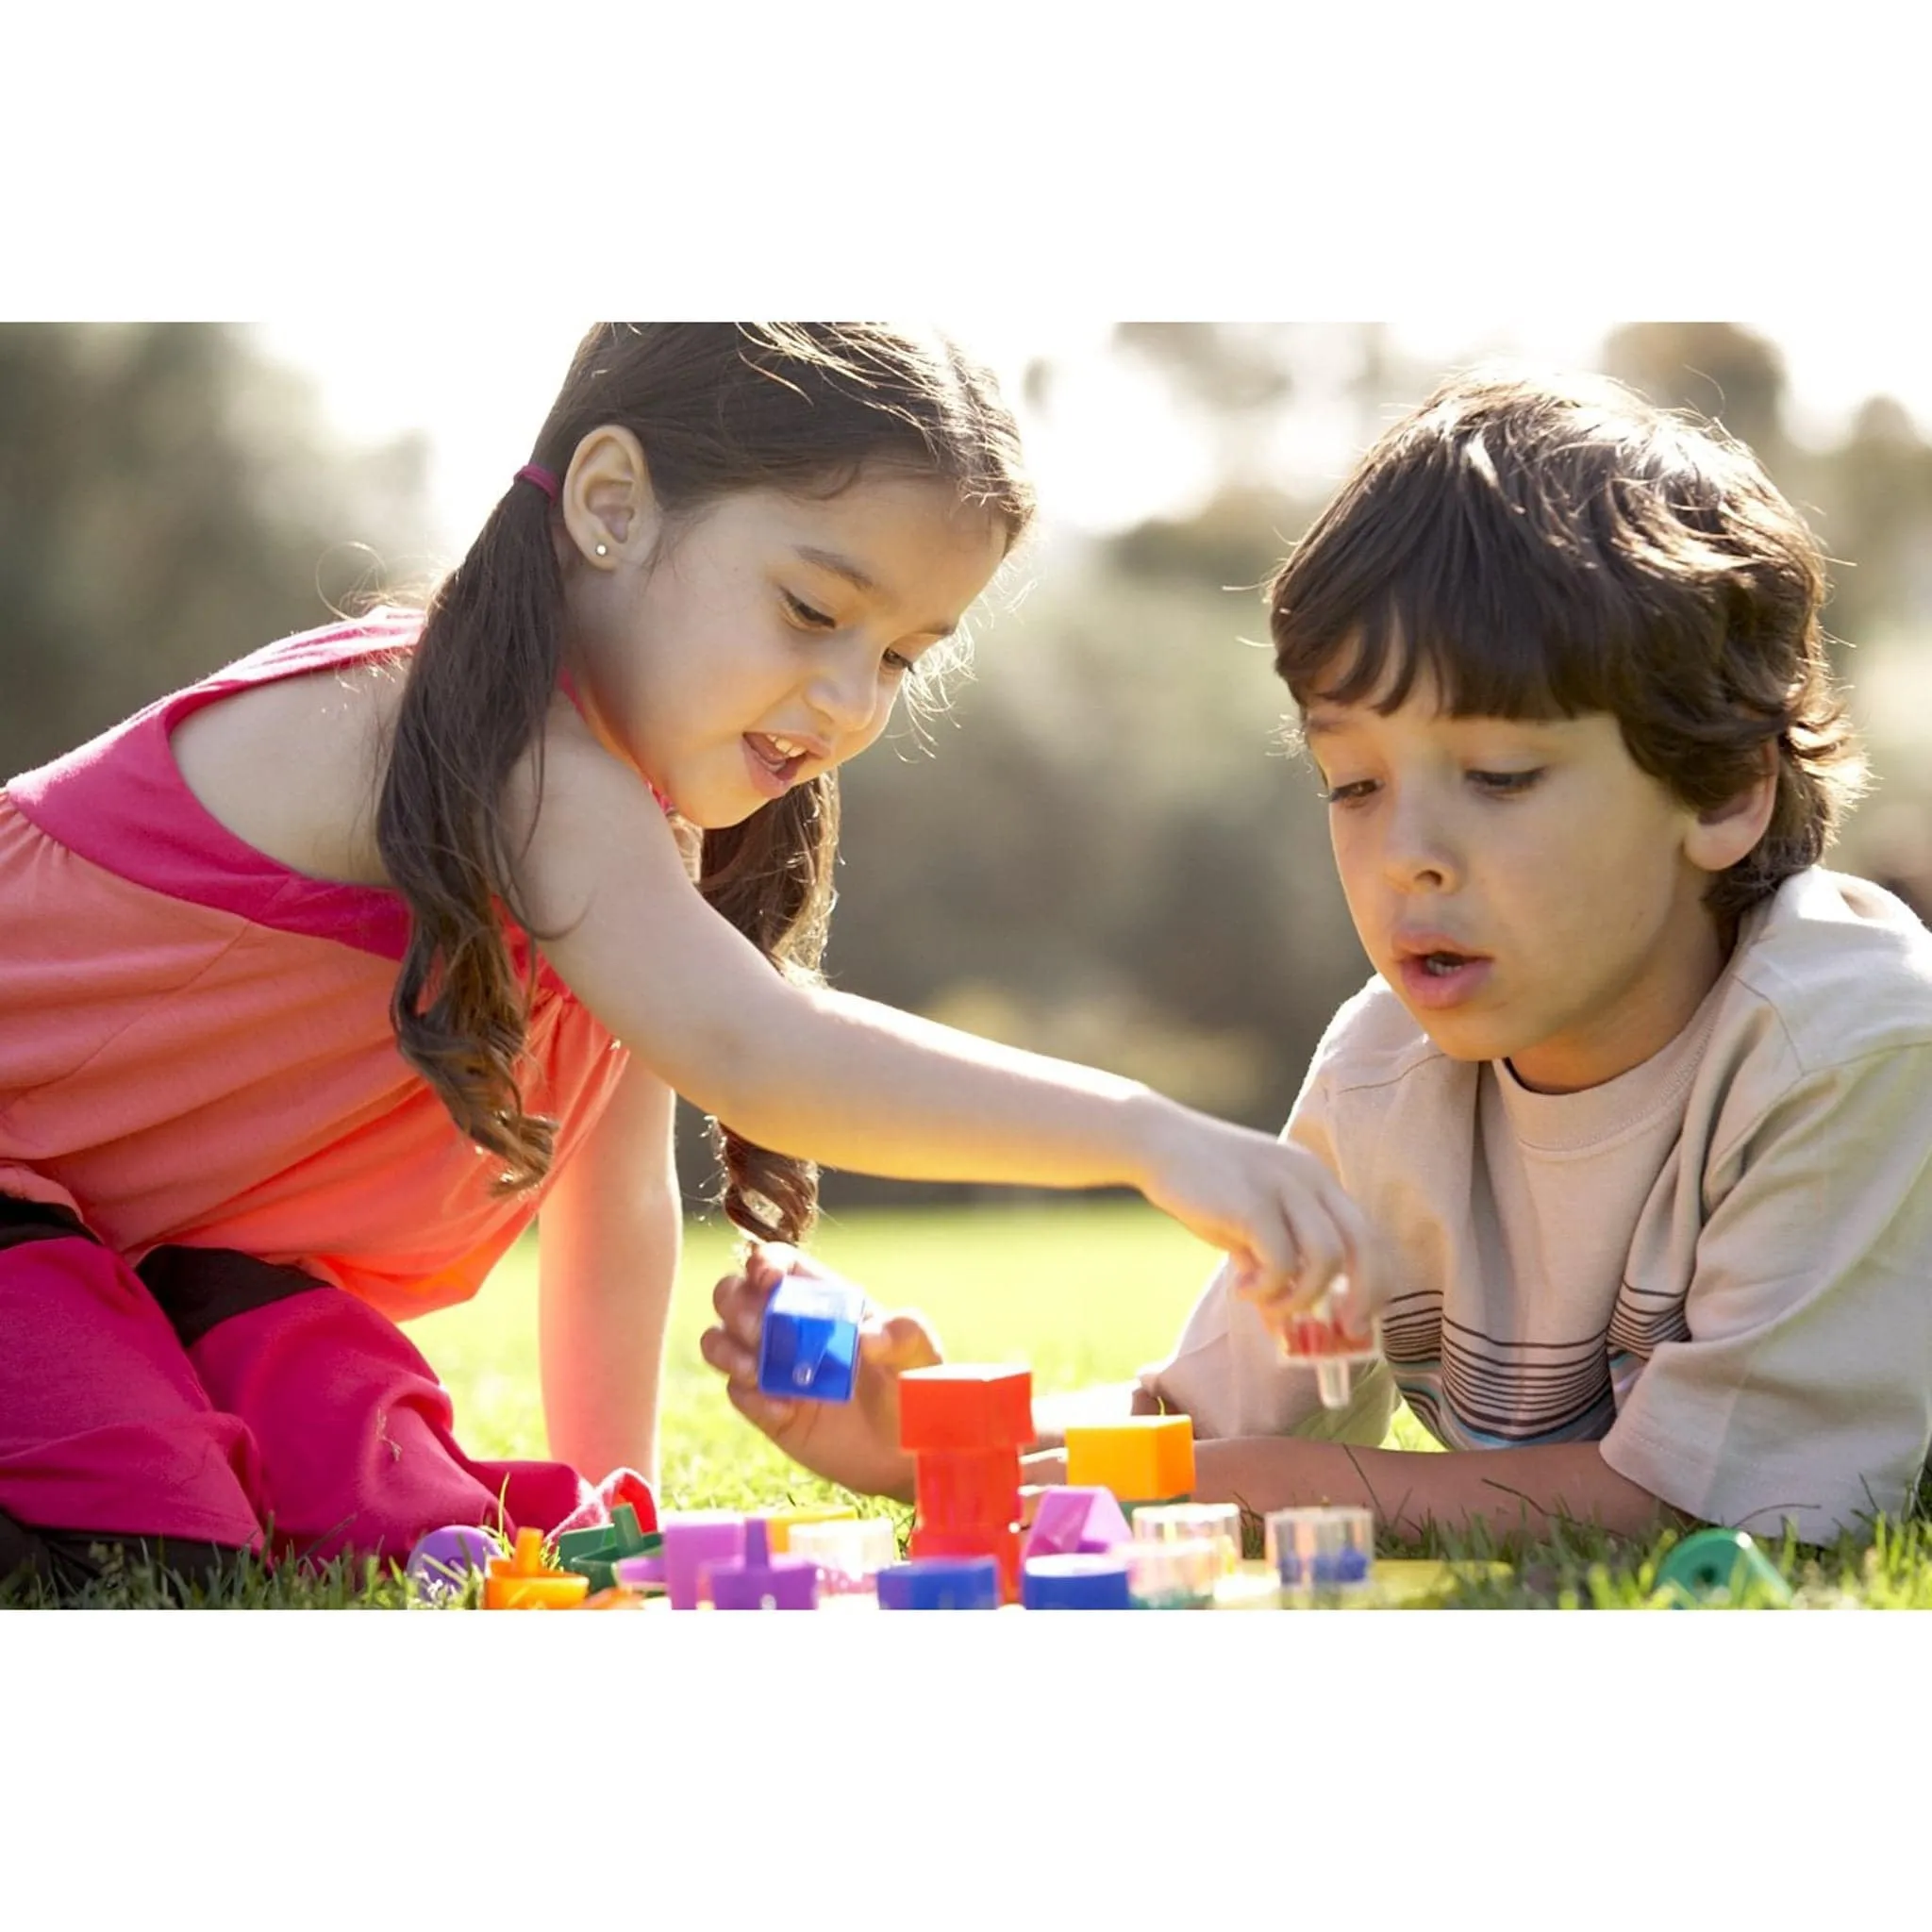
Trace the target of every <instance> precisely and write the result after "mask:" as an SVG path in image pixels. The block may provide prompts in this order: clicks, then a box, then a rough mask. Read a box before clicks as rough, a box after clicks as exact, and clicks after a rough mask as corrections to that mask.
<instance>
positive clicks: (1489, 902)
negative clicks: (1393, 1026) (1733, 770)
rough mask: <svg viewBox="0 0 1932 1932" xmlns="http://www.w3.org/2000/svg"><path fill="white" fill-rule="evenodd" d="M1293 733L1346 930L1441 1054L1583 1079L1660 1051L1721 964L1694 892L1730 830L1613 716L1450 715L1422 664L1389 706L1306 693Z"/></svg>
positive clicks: (1549, 1081)
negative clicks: (1315, 785) (1686, 795)
mask: <svg viewBox="0 0 1932 1932" xmlns="http://www.w3.org/2000/svg"><path fill="white" fill-rule="evenodd" d="M1303 730H1304V734H1305V737H1306V741H1307V746H1308V749H1309V751H1310V753H1311V754H1312V756H1313V757H1314V759H1315V761H1316V763H1317V764H1318V765H1319V767H1320V768H1321V772H1322V775H1323V779H1324V784H1325V786H1326V790H1327V795H1328V802H1329V803H1328V808H1329V815H1330V823H1329V831H1330V838H1331V841H1332V842H1333V845H1334V848H1335V862H1336V867H1337V870H1338V871H1339V872H1340V874H1341V885H1342V891H1343V892H1344V894H1345V895H1346V897H1347V900H1348V907H1349V911H1350V914H1351V915H1352V917H1353V918H1354V921H1355V926H1356V931H1357V934H1358V935H1359V937H1360V939H1361V942H1362V945H1363V947H1364V948H1365V950H1366V951H1367V953H1368V955H1369V958H1370V959H1371V961H1372V962H1373V963H1374V966H1375V968H1376V970H1377V971H1378V972H1379V973H1380V974H1381V975H1382V977H1383V978H1384V979H1385V980H1387V981H1388V983H1389V985H1390V986H1391V988H1392V989H1393V991H1394V992H1395V993H1396V995H1397V997H1398V998H1400V999H1401V1001H1402V1003H1403V1004H1404V1005H1405V1006H1406V1007H1407V1008H1408V1009H1409V1012H1410V1013H1411V1014H1412V1015H1413V1016H1414V1018H1415V1021H1416V1024H1418V1025H1420V1026H1421V1027H1422V1028H1423V1030H1424V1032H1425V1033H1426V1034H1427V1035H1428V1036H1429V1038H1430V1039H1431V1040H1432V1041H1434V1042H1435V1043H1436V1044H1437V1045H1438V1046H1439V1047H1440V1048H1441V1050H1442V1051H1443V1052H1444V1053H1446V1054H1448V1055H1450V1056H1451V1057H1452V1058H1456V1059H1466V1060H1475V1059H1506V1058H1507V1060H1508V1061H1509V1062H1510V1064H1511V1066H1512V1067H1513V1069H1514V1071H1515V1073H1516V1074H1517V1076H1518V1077H1519V1078H1520V1079H1522V1080H1523V1081H1524V1083H1525V1084H1526V1085H1528V1086H1531V1087H1534V1088H1539V1089H1541V1090H1543V1091H1551V1092H1568V1091H1574V1090H1576V1089H1579V1088H1584V1087H1592V1086H1595V1085H1598V1084H1599V1083H1600V1082H1602V1081H1605V1080H1609V1079H1612V1078H1614V1077H1615V1076H1616V1075H1617V1074H1622V1073H1625V1072H1627V1071H1628V1070H1629V1069H1630V1068H1632V1067H1635V1066H1637V1065H1639V1064H1641V1062H1642V1061H1644V1060H1646V1059H1648V1058H1650V1057H1651V1056H1652V1055H1653V1054H1655V1053H1657V1052H1658V1051H1660V1050H1661V1049H1662V1048H1663V1047H1664V1046H1665V1045H1667V1044H1668V1043H1669V1042H1670V1041H1671V1040H1672V1039H1673V1038H1674V1037H1675V1035H1676V1034H1677V1033H1678V1032H1679V1031H1680V1030H1681V1029H1682V1027H1683V1026H1684V1025H1685V1024H1686V1023H1687V1022H1688V1021H1689V1020H1690V1018H1691V1014H1692V1013H1693V1012H1695V1010H1696V1008H1697V1006H1698V1004H1699V1002H1700V1001H1701V1000H1702V999H1703V997H1704V995H1705V993H1706V992H1707V991H1709V989H1710V987H1711V986H1712V985H1713V984H1714V982H1715V981H1716V978H1717V975H1718V973H1719V971H1720V970H1721V968H1722V965H1723V958H1724V955H1723V948H1722V945H1721V942H1720V939H1719V935H1718V931H1717V927H1716V924H1715V922H1714V921H1713V920H1712V918H1711V916H1710V914H1709V913H1708V912H1707V911H1706V909H1705V908H1704V906H1703V903H1702V901H1703V896H1704V892H1705V890H1706V888H1707V886H1708V885H1709V883H1710V870H1711V861H1712V860H1713V859H1720V858H1721V859H1723V860H1724V862H1725V863H1728V862H1730V858H1731V857H1732V855H1731V854H1730V853H1729V848H1728V845H1725V846H1724V847H1723V849H1722V850H1720V849H1717V844H1718V841H1722V840H1723V838H1724V836H1725V835H1724V832H1723V831H1722V830H1720V831H1717V832H1713V831H1711V830H1710V829H1709V828H1707V827H1706V826H1704V825H1702V824H1701V823H1700V821H1699V819H1698V816H1697V814H1696V813H1695V812H1693V811H1692V810H1691V808H1689V807H1687V806H1685V805H1683V804H1681V803H1679V802H1678V801H1677V799H1676V798H1675V797H1674V795H1673V794H1672V793H1671V791H1669V790H1668V789H1667V788H1666V787H1665V786H1663V785H1662V784H1660V783H1659V782H1658V781H1657V779H1655V778H1652V777H1651V776H1650V775H1649V774H1647V773H1645V772H1644V771H1642V770H1641V768H1640V767H1639V766H1638V765H1637V764H1636V762H1635V761H1634V760H1633V759H1632V758H1631V757H1630V754H1629V751H1628V749H1627V748H1626V747H1625V745H1624V739H1623V733H1622V731H1621V730H1620V728H1619V726H1618V724H1617V721H1616V720H1615V719H1614V718H1613V717H1610V716H1609V715H1607V713H1594V714H1591V715H1587V716H1584V717H1579V718H1566V719H1557V720H1554V721H1549V722H1543V721H1537V720H1528V719H1519V718H1485V717H1477V718H1457V717H1451V716H1449V715H1448V714H1446V713H1444V712H1442V711H1440V710H1438V709H1437V708H1436V699H1435V695H1434V692H1433V690H1432V689H1431V687H1430V684H1429V681H1428V679H1427V678H1426V676H1423V677H1419V678H1418V679H1417V681H1416V684H1415V686H1414V688H1413V689H1412V690H1411V691H1410V692H1409V694H1408V697H1407V700H1406V701H1405V702H1404V703H1403V704H1402V705H1401V706H1400V707H1399V708H1397V709H1396V710H1395V711H1393V712H1392V713H1391V714H1390V715H1389V716H1387V717H1384V716H1382V715H1381V714H1380V713H1378V712H1377V711H1375V710H1374V709H1373V708H1371V707H1370V706H1368V705H1366V704H1360V705H1338V704H1334V703H1331V702H1316V703H1313V704H1311V705H1310V706H1309V708H1308V709H1307V714H1306V717H1305V719H1304V723H1303ZM1735 856H1738V857H1741V853H1740V854H1737V855H1735Z"/></svg>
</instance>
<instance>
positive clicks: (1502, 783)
mask: <svg viewBox="0 0 1932 1932" xmlns="http://www.w3.org/2000/svg"><path fill="white" fill-rule="evenodd" d="M1541 776H1542V767H1541V766H1540V765H1539V766H1537V767H1536V768H1535V769H1533V770H1531V771H1527V772H1472V773H1471V774H1469V779H1470V783H1471V784H1472V785H1474V786H1475V787H1476V789H1477V790H1478V791H1487V792H1489V793H1491V796H1493V797H1497V798H1507V797H1509V796H1510V795H1511V794H1512V793H1515V792H1518V791H1528V790H1529V788H1530V787H1531V786H1532V785H1534V784H1535V783H1536V781H1537V780H1538V779H1539V778H1541Z"/></svg>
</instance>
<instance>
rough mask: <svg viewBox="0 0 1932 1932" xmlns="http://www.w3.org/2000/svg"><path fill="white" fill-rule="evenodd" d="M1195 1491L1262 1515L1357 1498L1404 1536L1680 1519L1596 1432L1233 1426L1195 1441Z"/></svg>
mask: <svg viewBox="0 0 1932 1932" xmlns="http://www.w3.org/2000/svg"><path fill="white" fill-rule="evenodd" d="M1194 1469H1195V1486H1194V1493H1195V1494H1196V1496H1198V1497H1199V1498H1201V1499H1202V1500H1203V1501H1204V1502H1216V1503H1240V1504H1241V1506H1242V1507H1243V1508H1246V1509H1248V1510H1251V1511H1253V1512H1254V1513H1255V1514H1257V1515H1262V1516H1265V1515H1266V1514H1267V1513H1268V1512H1269V1511H1270V1510H1271V1509H1286V1508H1288V1507H1291V1506H1292V1505H1296V1504H1310V1503H1338V1504H1347V1503H1352V1504H1360V1505H1365V1506H1366V1507H1368V1508H1370V1509H1373V1510H1374V1513H1375V1521H1376V1523H1377V1524H1379V1525H1381V1526H1382V1527H1384V1528H1386V1529H1389V1530H1391V1531H1392V1532H1393V1533H1394V1534H1395V1535H1397V1536H1399V1537H1404V1538H1415V1537H1419V1536H1420V1535H1421V1534H1422V1533H1423V1531H1424V1529H1426V1528H1428V1527H1429V1526H1430V1525H1432V1524H1433V1525H1434V1526H1436V1527H1437V1528H1445V1529H1460V1528H1463V1527H1465V1526H1467V1525H1474V1524H1482V1525H1483V1526H1484V1527H1485V1528H1487V1529H1488V1530H1489V1531H1490V1532H1491V1535H1493V1536H1497V1537H1509V1536H1528V1537H1531V1538H1541V1537H1547V1536H1549V1535H1550V1534H1551V1533H1552V1532H1553V1531H1554V1530H1555V1529H1556V1528H1557V1525H1559V1524H1565V1523H1574V1524H1594V1525H1595V1526H1596V1527H1598V1528H1600V1529H1605V1530H1609V1531H1611V1532H1613V1533H1614V1534H1616V1535H1619V1536H1642V1535H1646V1534H1648V1533H1649V1532H1650V1531H1652V1530H1655V1529H1657V1528H1658V1527H1660V1526H1661V1525H1663V1524H1666V1523H1669V1522H1681V1521H1683V1520H1684V1519H1682V1518H1680V1517H1678V1516H1677V1515H1676V1513H1675V1512H1674V1511H1673V1510H1672V1509H1671V1508H1670V1507H1669V1506H1668V1505H1666V1504H1664V1503H1663V1502H1661V1501H1660V1500H1659V1499H1658V1498H1657V1496H1655V1495H1653V1494H1652V1493H1651V1492H1650V1491H1648V1490H1646V1489H1644V1488H1642V1487H1641V1485H1639V1484H1637V1483H1634V1482H1632V1481H1630V1479H1629V1478H1628V1477H1627V1476H1622V1475H1619V1474H1617V1472H1616V1471H1615V1470H1613V1469H1612V1468H1610V1466H1609V1465H1608V1464H1607V1462H1606V1461H1605V1460H1604V1458H1603V1455H1602V1451H1601V1447H1600V1445H1599V1444H1597V1443H1595V1442H1543V1443H1533V1444H1530V1445H1528V1446H1526V1447H1524V1448H1521V1449H1450V1450H1442V1451H1435V1450H1426V1451H1424V1450H1414V1449H1364V1448H1360V1447H1357V1445H1356V1444H1354V1443H1352V1442H1310V1441H1298V1440H1296V1439H1294V1438H1292V1437H1282V1436H1231V1437H1227V1438H1224V1439H1223V1440H1221V1441H1206V1442H1198V1443H1196V1444H1195V1446H1194Z"/></svg>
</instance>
